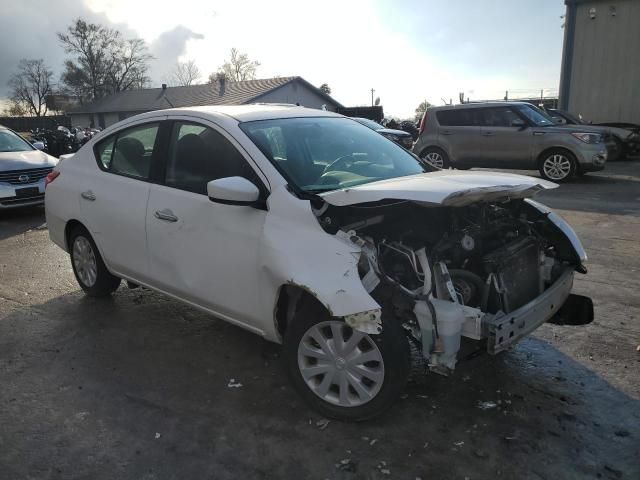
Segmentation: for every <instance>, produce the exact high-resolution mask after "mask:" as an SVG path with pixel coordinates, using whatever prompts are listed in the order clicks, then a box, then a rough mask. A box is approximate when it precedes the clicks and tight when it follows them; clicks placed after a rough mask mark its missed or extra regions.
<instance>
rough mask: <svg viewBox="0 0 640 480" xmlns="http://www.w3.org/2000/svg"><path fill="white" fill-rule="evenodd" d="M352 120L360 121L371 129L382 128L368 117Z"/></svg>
mask: <svg viewBox="0 0 640 480" xmlns="http://www.w3.org/2000/svg"><path fill="white" fill-rule="evenodd" d="M354 120H355V121H356V122H358V123H361V124H362V125H364V126H365V127H369V128H370V129H371V130H380V129H381V128H384V127H383V126H382V125H380V124H379V123H378V122H374V121H373V120H369V119H368V118H354Z"/></svg>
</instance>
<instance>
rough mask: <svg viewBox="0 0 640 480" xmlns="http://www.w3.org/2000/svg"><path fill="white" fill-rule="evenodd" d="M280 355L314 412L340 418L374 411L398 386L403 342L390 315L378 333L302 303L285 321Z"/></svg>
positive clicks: (405, 369)
mask: <svg viewBox="0 0 640 480" xmlns="http://www.w3.org/2000/svg"><path fill="white" fill-rule="evenodd" d="M284 359H285V362H286V368H287V371H288V373H289V376H290V378H291V380H292V382H293V385H294V387H295V388H296V390H297V391H298V393H299V394H300V395H301V396H302V397H303V399H304V400H305V401H306V402H307V403H309V404H310V405H311V407H313V408H314V409H315V410H317V411H318V412H319V413H320V414H322V415H324V416H325V417H328V418H333V419H336V420H341V421H362V420H367V419H369V418H372V417H375V416H377V415H380V414H381V413H382V412H384V411H385V410H387V409H388V408H389V407H391V406H392V405H393V403H394V402H395V401H396V400H397V399H398V397H399V396H400V395H401V394H402V392H403V391H404V388H405V385H406V383H407V379H408V376H409V370H410V361H409V344H408V341H407V337H406V335H405V333H404V330H403V328H402V326H401V325H400V323H399V322H397V321H394V319H390V320H386V319H384V316H383V326H382V333H380V334H377V335H368V334H366V333H362V332H360V331H358V330H354V329H352V328H351V327H349V326H348V325H347V324H346V323H344V322H343V321H341V320H338V319H335V318H332V317H330V316H329V315H328V314H327V313H326V312H324V311H323V309H322V308H321V307H319V306H317V305H315V304H312V303H310V302H308V303H307V304H306V305H304V306H303V307H302V308H301V309H300V312H299V314H298V315H296V319H295V320H294V322H293V323H292V324H291V325H290V326H289V328H288V329H287V332H286V334H285V338H284Z"/></svg>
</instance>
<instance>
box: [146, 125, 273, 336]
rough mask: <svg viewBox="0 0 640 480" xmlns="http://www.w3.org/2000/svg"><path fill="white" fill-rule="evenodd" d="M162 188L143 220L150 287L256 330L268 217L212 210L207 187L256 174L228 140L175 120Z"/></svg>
mask: <svg viewBox="0 0 640 480" xmlns="http://www.w3.org/2000/svg"><path fill="white" fill-rule="evenodd" d="M167 152H168V154H167V158H166V168H165V175H164V183H165V184H164V185H152V186H151V189H150V194H149V203H148V208H147V215H146V225H147V251H148V255H149V272H150V276H151V283H150V285H153V286H155V287H156V288H159V289H161V290H163V291H166V292H167V293H170V294H173V295H176V296H178V297H180V298H184V299H186V300H188V301H190V302H192V303H195V304H197V305H200V306H202V307H205V308H207V309H210V310H213V311H214V312H216V313H219V314H220V315H222V316H224V317H225V318H226V319H227V320H230V321H232V322H235V323H239V324H241V325H243V326H245V327H248V328H250V329H253V330H254V331H258V328H257V327H256V325H257V324H258V323H259V321H260V310H259V295H258V279H259V275H258V272H259V262H258V248H259V244H260V240H261V238H262V230H263V224H264V221H265V216H266V213H267V212H266V211H265V210H261V209H257V208H253V207H249V206H234V205H223V204H220V203H214V202H212V201H211V200H209V198H208V197H207V195H206V190H207V189H206V185H207V182H209V181H211V180H215V179H217V178H225V177H230V176H242V177H245V178H247V179H249V180H250V181H252V182H253V183H254V184H256V185H257V186H258V187H259V188H260V189H261V191H264V185H263V184H262V182H261V181H260V179H259V178H258V176H257V174H256V171H255V170H253V169H252V167H251V166H250V165H249V163H248V162H247V159H246V158H245V157H244V156H243V155H242V154H241V153H240V152H239V150H238V149H237V148H236V146H235V145H234V144H233V143H232V142H231V141H230V138H229V137H228V134H226V132H223V131H221V130H219V129H218V128H217V127H215V126H214V125H212V124H209V123H206V122H202V123H199V122H194V121H192V119H189V120H187V119H179V118H177V119H175V121H173V126H172V128H171V131H170V141H169V148H168V149H167Z"/></svg>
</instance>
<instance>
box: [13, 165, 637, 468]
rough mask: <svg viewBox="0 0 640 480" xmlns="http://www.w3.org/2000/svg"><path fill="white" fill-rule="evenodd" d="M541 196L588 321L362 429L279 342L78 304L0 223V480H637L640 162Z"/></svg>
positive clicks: (467, 370)
mask: <svg viewBox="0 0 640 480" xmlns="http://www.w3.org/2000/svg"><path fill="white" fill-rule="evenodd" d="M540 199H541V200H542V201H543V202H544V203H547V204H549V205H550V206H552V207H554V208H557V209H558V211H559V213H561V214H562V215H563V216H564V217H565V218H566V219H567V220H569V222H570V223H571V224H572V225H573V226H574V227H575V229H576V231H577V232H578V234H579V235H580V237H581V238H582V240H583V242H584V244H585V247H586V249H587V251H588V253H589V256H590V261H589V264H588V266H589V274H588V275H585V276H579V277H578V278H577V280H576V285H575V289H574V290H575V291H576V292H577V293H581V294H585V295H589V296H591V297H592V298H593V300H594V303H595V309H596V320H595V321H594V322H593V324H591V325H588V326H586V327H558V326H553V325H545V326H543V327H542V328H540V329H539V330H538V331H537V332H536V333H535V335H534V336H532V337H530V338H528V339H525V340H524V341H522V342H521V343H520V344H519V345H517V346H516V347H515V348H513V349H512V350H511V351H509V352H506V353H504V354H502V355H499V356H497V357H489V356H488V355H484V356H480V357H477V358H475V359H473V360H470V361H467V362H463V363H462V364H460V366H459V368H458V370H457V371H456V374H455V376H453V377H450V378H444V377H439V376H437V375H430V376H428V377H427V378H426V380H425V382H424V384H421V385H419V386H412V387H410V388H409V389H408V390H407V393H406V397H405V398H404V399H403V400H401V401H400V402H399V403H398V404H397V406H396V407H395V408H394V409H393V410H392V411H390V412H389V413H388V414H386V415H384V416H383V417H381V418H378V419H376V420H374V421H370V422H366V423H362V424H340V423H337V422H328V423H327V422H326V420H323V419H322V418H320V417H319V416H318V415H316V414H315V413H313V412H312V411H310V410H308V409H307V407H306V406H305V404H303V403H302V402H301V400H300V399H299V398H298V397H297V395H296V394H295V392H294V391H293V390H292V389H291V387H290V386H289V383H288V381H287V379H286V377H285V375H284V370H283V368H282V365H281V361H280V358H279V354H280V349H279V347H278V346H277V345H273V344H269V343H267V342H265V341H263V340H262V339H261V338H258V337H256V336H254V335H252V334H250V333H247V332H245V331H243V330H240V329H238V328H236V327H233V326H231V325H229V324H227V323H224V322H223V321H221V320H217V319H215V318H212V317H210V316H207V315H204V314H202V313H200V312H198V311H196V310H194V309H192V308H189V307H187V306H184V305H182V304H179V303H177V302H175V301H173V300H170V299H168V298H166V297H163V296H162V295H159V294H156V293H154V292H150V291H146V290H139V289H138V290H128V289H126V288H125V287H121V288H120V290H119V291H118V292H117V294H116V295H115V296H114V297H113V298H112V299H108V300H96V299H89V298H86V297H84V296H83V295H82V294H81V293H80V291H79V288H78V286H77V284H76V283H75V281H74V278H73V274H72V272H71V268H70V264H69V260H68V257H67V256H66V254H64V252H62V251H61V250H59V249H58V248H57V247H56V246H54V245H53V244H51V243H50V242H49V239H48V234H47V231H46V227H44V226H43V222H44V214H43V210H42V209H41V208H36V209H29V210H22V211H12V212H0V478H1V479H22V478H29V479H58V478H65V479H66V478H87V479H89V478H90V479H114V478H118V479H186V478H215V479H227V478H229V479H232V478H233V479H236V478H265V479H266V478H296V479H297V478H311V479H315V478H317V479H325V478H331V479H333V478H337V479H356V478H367V479H377V478H385V479H386V478H406V479H415V478H418V477H419V478H423V479H427V478H428V479H440V478H442V479H465V478H469V479H484V478H492V479H493V478H506V479H511V478H519V479H559V478H562V479H572V478H580V479H582V478H605V479H609V478H610V479H619V478H628V479H634V480H635V479H637V478H640V462H639V461H638V459H639V458H640V428H638V427H639V426H640V352H638V351H637V347H638V345H639V344H640V294H639V293H638V292H639V291H640V275H639V274H638V272H639V271H640V243H639V242H638V235H639V234H640V162H639V161H636V162H620V163H612V164H609V165H608V166H607V170H606V171H604V172H601V173H597V174H591V175H588V176H586V177H583V178H580V179H578V180H576V181H575V182H573V183H571V184H568V185H563V186H561V187H560V188H559V189H557V190H554V191H551V192H546V193H544V194H543V195H542V196H541V197H540ZM230 383H240V384H242V385H241V386H239V387H235V388H232V387H229V384H230ZM480 407H484V408H480Z"/></svg>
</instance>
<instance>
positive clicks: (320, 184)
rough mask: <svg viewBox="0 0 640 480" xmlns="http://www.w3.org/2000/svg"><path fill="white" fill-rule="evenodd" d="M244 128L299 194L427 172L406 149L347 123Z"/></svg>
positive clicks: (269, 123)
mask: <svg viewBox="0 0 640 480" xmlns="http://www.w3.org/2000/svg"><path fill="white" fill-rule="evenodd" d="M240 128H241V129H242V130H243V131H244V132H245V133H246V134H247V135H248V136H249V138H250V139H251V140H252V141H253V143H255V144H256V146H257V147H258V148H259V149H260V150H261V151H262V153H264V154H265V156H266V157H267V158H268V159H269V160H270V161H271V162H272V163H273V165H274V166H275V167H276V168H277V169H278V171H279V172H280V173H281V174H282V175H283V176H284V177H285V178H286V179H287V181H288V182H289V183H292V184H293V185H294V186H295V187H297V188H298V189H299V190H303V191H306V192H312V193H320V192H326V191H329V190H336V189H339V188H345V187H350V186H354V185H361V184H364V183H370V182H375V181H377V180H384V179H387V178H395V177H403V176H406V175H414V174H417V173H422V172H425V171H427V170H426V167H425V166H423V165H422V164H421V163H420V161H419V160H418V159H417V158H416V157H414V156H413V155H412V154H410V153H409V152H407V151H406V150H405V149H404V148H402V147H400V146H398V145H396V144H395V143H393V142H391V141H389V140H387V139H386V138H384V137H383V136H382V135H379V134H377V133H376V132H374V131H372V130H370V129H369V128H367V127H364V126H363V125H361V124H360V123H358V122H354V121H352V120H351V119H348V118H331V117H319V118H284V119H277V120H258V121H254V122H245V123H241V124H240Z"/></svg>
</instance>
